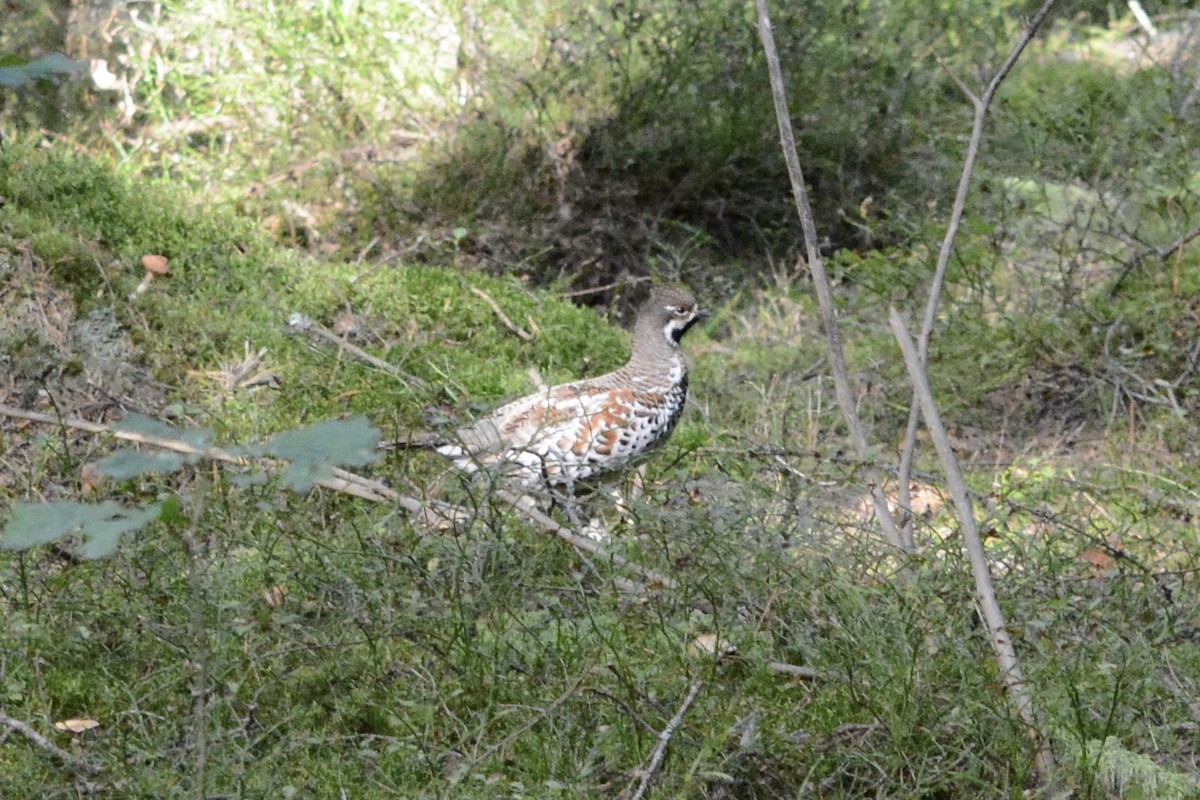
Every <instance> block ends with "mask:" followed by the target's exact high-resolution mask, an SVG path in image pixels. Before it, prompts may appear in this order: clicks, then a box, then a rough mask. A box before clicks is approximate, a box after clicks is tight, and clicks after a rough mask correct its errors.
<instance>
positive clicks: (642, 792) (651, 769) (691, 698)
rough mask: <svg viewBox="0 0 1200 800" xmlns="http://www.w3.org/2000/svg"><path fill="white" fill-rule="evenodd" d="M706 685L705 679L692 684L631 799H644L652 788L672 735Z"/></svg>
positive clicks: (659, 736) (663, 730) (660, 736)
mask: <svg viewBox="0 0 1200 800" xmlns="http://www.w3.org/2000/svg"><path fill="white" fill-rule="evenodd" d="M703 685H704V682H703V681H696V682H695V683H693V684H692V688H691V689H689V690H688V693H687V697H685V698H683V702H682V703H681V704H680V705H679V708H678V710H676V712H675V716H673V717H671V720H670V721H669V722H668V723H667V727H665V728H663V729H662V732H661V733H659V734H658V741H657V742H655V744H654V750H653V752H651V753H650V763H648V764H647V765H646V768H645V769H643V770H642V780H641V782H640V783H639V784H638V788H637V791H635V792H634V793H633V796H632V798H631V800H642V798H643V797H645V796H646V790H647V789H649V788H650V779H651V778H653V777H654V773H655V772H657V771H658V768H659V766H660V765H661V764H662V760H663V757H664V756H665V755H666V754H667V745H669V744H670V743H671V737H672V736H674V735H675V731H676V730H678V729H679V726H680V725H682V724H683V715H684V714H686V713H687V710H688V709H689V708H691V707H692V703H694V702H696V696H697V695H698V694H700V687H702V686H703Z"/></svg>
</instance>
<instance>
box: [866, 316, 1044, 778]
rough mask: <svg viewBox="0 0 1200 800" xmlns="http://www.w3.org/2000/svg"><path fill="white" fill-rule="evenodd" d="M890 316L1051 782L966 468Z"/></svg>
mask: <svg viewBox="0 0 1200 800" xmlns="http://www.w3.org/2000/svg"><path fill="white" fill-rule="evenodd" d="M889 316H890V321H891V325H892V333H893V334H894V335H895V337H896V341H897V342H898V343H899V344H900V351H901V352H902V353H903V354H904V365H905V367H906V368H907V369H908V377H909V380H911V381H912V384H913V394H914V396H915V397H916V398H917V400H918V401H919V402H920V405H921V414H922V415H923V416H924V418H925V426H926V427H927V428H928V429H929V433H930V437H931V438H932V439H933V446H934V448H935V449H936V450H937V454H938V458H939V459H940V460H941V462H942V468H943V469H944V470H945V471H946V486H947V488H948V489H949V490H950V496H951V497H952V498H953V500H954V507H955V510H956V511H957V513H958V523H959V528H960V530H961V531H962V537H963V545H964V546H965V547H966V550H967V558H968V559H969V560H970V562H971V573H972V575H973V576H974V578H975V594H976V596H977V597H978V599H979V605H980V607H981V608H982V610H983V618H984V621H985V622H986V623H987V628H988V632H989V633H990V634H991V642H992V648H993V649H994V650H995V653H996V661H997V662H998V664H999V666H1000V675H1001V680H1002V681H1003V682H1004V688H1005V689H1006V690H1007V691H1008V695H1009V697H1010V698H1011V699H1012V701H1013V704H1014V705H1015V706H1016V708H1017V713H1019V714H1020V715H1021V719H1022V721H1024V723H1025V724H1026V725H1027V726H1028V727H1029V730H1030V732H1031V733H1032V734H1033V735H1035V736H1036V737H1037V738H1038V741H1039V747H1038V768H1039V770H1040V771H1041V777H1042V780H1043V781H1044V782H1047V783H1048V782H1050V781H1052V780H1053V779H1054V754H1053V752H1052V751H1051V750H1050V746H1049V744H1048V743H1047V741H1046V738H1045V736H1044V735H1043V734H1042V730H1041V725H1040V724H1039V723H1038V718H1037V711H1036V709H1035V708H1034V705H1033V700H1032V698H1031V697H1030V696H1029V691H1028V689H1027V688H1026V686H1025V679H1024V678H1023V677H1022V676H1021V666H1020V663H1019V662H1018V661H1017V653H1016V650H1015V649H1014V647H1013V643H1012V639H1011V638H1010V637H1009V635H1008V627H1007V624H1006V623H1005V620H1004V612H1003V611H1002V610H1001V608H1000V603H999V602H998V601H997V600H996V587H995V586H994V585H993V583H992V573H991V568H990V566H989V565H988V560H987V553H986V551H984V549H983V540H982V539H980V537H979V527H978V525H977V524H976V522H975V512H974V510H973V508H972V506H971V497H970V494H969V493H968V490H967V483H966V481H964V480H963V476H962V472H961V471H960V470H959V468H958V460H957V459H956V458H955V457H954V450H953V448H952V447H951V445H950V437H948V436H947V435H946V429H945V428H944V427H943V426H942V419H941V416H940V415H939V414H938V410H937V404H936V403H935V402H934V400H933V393H932V392H931V391H930V389H929V381H928V380H927V379H926V376H925V367H924V363H923V362H922V360H921V356H920V354H919V353H918V352H917V348H916V346H915V345H914V344H913V341H912V338H911V337H910V336H909V333H908V329H907V328H906V327H905V326H904V320H902V319H901V318H900V313H899V312H898V311H896V309H894V308H893V309H891V313H890V315H889Z"/></svg>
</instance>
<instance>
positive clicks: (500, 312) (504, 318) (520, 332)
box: [471, 286, 534, 342]
mask: <svg viewBox="0 0 1200 800" xmlns="http://www.w3.org/2000/svg"><path fill="white" fill-rule="evenodd" d="M471 293H472V294H474V295H476V296H478V297H481V298H483V302H485V303H487V304H488V305H489V306H491V307H492V311H493V312H495V314H496V318H497V319H498V320H500V322H501V324H503V325H504V327H506V328H508V329H509V330H510V331H512V332H513V333H515V334H516V335H517V336H520V337H521V338H522V339H524V340H525V341H527V342H532V341H533V340H534V336H533V334H532V333H530V332H529V331H527V330H525V329H524V328H522V327H521V326H520V325H518V324H517V323H515V322H513V321H512V320H511V319H509V318H508V315H507V314H505V313H504V309H502V308H500V304H499V303H497V302H496V301H495V300H493V299H492V296H491V295H489V294H488V293H487V292H485V291H484V290H483V289H480V288H479V287H478V286H472V287H471Z"/></svg>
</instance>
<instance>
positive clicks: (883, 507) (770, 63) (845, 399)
mask: <svg viewBox="0 0 1200 800" xmlns="http://www.w3.org/2000/svg"><path fill="white" fill-rule="evenodd" d="M754 5H755V8H757V9H758V36H759V39H761V40H762V45H763V52H764V53H765V54H766V57H767V71H768V72H769V74H770V78H771V97H772V99H773V100H774V103H775V120H776V122H777V123H778V125H779V139H780V143H781V145H782V147H783V159H784V161H785V162H786V163H787V170H788V177H789V178H790V180H791V184H792V195H793V197H794V199H795V201H796V212H797V213H798V214H799V216H800V227H801V228H802V229H803V231H804V243H805V245H806V247H807V252H808V268H809V270H810V271H811V272H812V278H813V287H814V289H815V290H816V293H817V302H818V304H819V305H820V306H821V316H822V317H823V320H824V327H825V341H826V343H827V345H828V347H829V366H830V369H831V370H832V372H833V385H834V390H835V393H836V395H837V402H838V407H839V408H840V409H841V411H842V418H843V419H844V420H845V422H846V428H847V429H848V430H849V431H850V441H851V442H852V443H853V444H854V449H855V450H857V451H858V454H859V457H860V458H863V459H864V460H865V459H866V458H867V455H868V452H869V450H870V447H869V445H868V443H867V432H866V429H865V428H864V427H863V424H862V420H860V419H859V417H858V409H857V407H856V405H855V402H854V394H853V392H852V390H851V388H850V377H849V375H848V373H847V370H846V355H845V353H844V352H843V351H842V340H841V335H840V334H839V333H838V324H837V309H836V307H835V306H834V304H833V291H832V289H831V288H830V282H829V276H828V275H827V274H826V273H825V261H824V260H823V259H822V258H821V252H820V250H819V249H818V247H817V226H816V223H815V222H814V220H813V213H812V206H811V205H810V204H809V202H808V190H807V189H805V188H804V173H803V171H801V169H800V156H799V155H798V154H797V153H796V137H795V134H793V133H792V120H791V116H790V115H789V114H788V108H787V95H786V93H785V91H784V87H783V71H782V70H781V69H780V66H779V53H778V52H776V49H775V35H774V34H773V33H772V32H771V18H770V16H769V14H768V13H767V0H754ZM867 481H868V483H869V484H870V488H871V504H872V505H873V506H874V508H875V516H876V518H877V519H878V520H879V524H880V526H881V527H882V528H883V533H884V536H885V537H887V540H888V542H889V543H890V544H891V545H892V546H893V547H896V548H900V549H904V547H903V543H902V542H901V539H900V532H899V530H898V529H897V528H896V522H895V519H893V517H892V512H891V511H890V510H889V509H888V503H887V497H886V496H885V495H884V493H883V475H882V473H881V472H880V471H879V470H878V469H877V468H875V467H874V466H869V467H868V468H867Z"/></svg>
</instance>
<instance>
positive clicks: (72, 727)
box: [54, 719, 100, 733]
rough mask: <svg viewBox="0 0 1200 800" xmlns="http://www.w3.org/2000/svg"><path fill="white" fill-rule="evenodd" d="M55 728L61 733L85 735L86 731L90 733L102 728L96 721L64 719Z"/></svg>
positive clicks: (55, 724)
mask: <svg viewBox="0 0 1200 800" xmlns="http://www.w3.org/2000/svg"><path fill="white" fill-rule="evenodd" d="M54 727H56V728H58V729H59V730H60V731H70V732H71V733H83V732H84V731H90V730H91V729H92V728H98V727H100V723H99V722H97V721H96V720H94V719H64V720H61V721H59V722H56V723H54Z"/></svg>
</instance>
